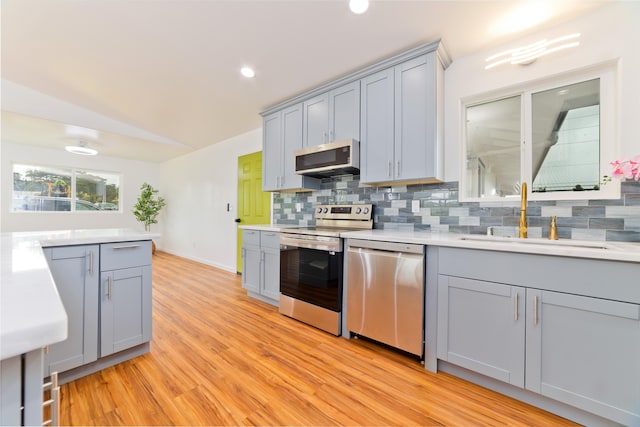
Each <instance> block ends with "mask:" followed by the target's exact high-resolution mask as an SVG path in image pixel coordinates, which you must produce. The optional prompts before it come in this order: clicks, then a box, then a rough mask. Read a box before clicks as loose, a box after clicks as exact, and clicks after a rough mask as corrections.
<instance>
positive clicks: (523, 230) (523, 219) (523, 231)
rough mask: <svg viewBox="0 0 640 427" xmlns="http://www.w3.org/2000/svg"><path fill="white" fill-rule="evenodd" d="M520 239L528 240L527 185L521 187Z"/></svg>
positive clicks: (523, 184) (524, 183)
mask: <svg viewBox="0 0 640 427" xmlns="http://www.w3.org/2000/svg"><path fill="white" fill-rule="evenodd" d="M518 237H520V238H521V239H526V238H527V183H526V182H523V183H522V185H521V186H520V227H519V232H518Z"/></svg>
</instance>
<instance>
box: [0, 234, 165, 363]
mask: <svg viewBox="0 0 640 427" xmlns="http://www.w3.org/2000/svg"><path fill="white" fill-rule="evenodd" d="M160 236H161V235H160V234H159V233H147V232H139V231H135V230H130V229H95V230H56V231H36V232H5V233H0V245H1V248H2V254H3V256H2V271H1V273H0V278H1V279H2V285H1V286H2V288H1V292H2V298H1V309H2V317H1V319H0V360H4V359H7V358H10V357H14V356H18V355H20V354H23V353H27V352H29V351H33V350H36V349H38V348H42V347H44V346H46V345H50V344H54V343H57V342H60V341H64V340H65V339H66V338H67V334H68V318H67V313H66V311H65V309H64V305H63V303H62V300H61V299H60V295H59V293H58V289H57V287H56V285H55V282H54V280H53V277H52V276H51V272H50V271H49V266H48V264H47V261H46V257H45V255H44V253H43V250H42V249H43V248H46V247H56V246H74V245H88V244H101V243H114V242H126V241H139V240H152V239H154V238H159V237H160Z"/></svg>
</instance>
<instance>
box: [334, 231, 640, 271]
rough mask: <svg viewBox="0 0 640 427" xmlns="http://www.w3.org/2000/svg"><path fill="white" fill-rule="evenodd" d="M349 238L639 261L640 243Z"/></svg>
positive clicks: (404, 235) (401, 235) (381, 235)
mask: <svg viewBox="0 0 640 427" xmlns="http://www.w3.org/2000/svg"><path fill="white" fill-rule="evenodd" d="M340 237H343V238H347V239H363V240H378V241H386V242H400V243H418V244H422V245H432V246H447V247H455V248H468V249H482V250H493V251H502V252H520V253H529V254H540V255H556V256H566V257H575V258H592V259H601V260H613V261H630V262H638V263H640V243H626V242H609V241H607V242H598V241H591V240H571V239H561V240H548V239H539V238H530V239H518V238H515V237H498V236H484V235H477V234H457V233H438V232H428V231H423V232H420V231H415V232H403V231H386V230H378V229H376V230H366V231H350V232H347V233H340Z"/></svg>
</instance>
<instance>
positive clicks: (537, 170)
mask: <svg viewBox="0 0 640 427" xmlns="http://www.w3.org/2000/svg"><path fill="white" fill-rule="evenodd" d="M615 75H616V72H615V67H614V66H611V65H610V64H605V65H603V66H602V67H595V68H594V69H590V70H586V71H583V72H579V73H575V74H571V75H564V76H561V77H554V78H552V79H549V80H544V81H540V82H534V83H528V84H525V85H524V86H522V87H517V88H509V89H507V90H505V91H504V92H502V91H500V92H496V93H493V94H488V95H481V96H479V97H474V98H473V99H467V100H463V107H464V108H463V123H464V126H463V129H462V130H463V138H462V153H464V156H463V158H464V163H463V167H462V168H461V172H462V177H461V180H460V187H461V188H460V197H461V200H462V201H488V200H496V201H497V200H507V199H509V198H518V197H519V195H520V188H521V187H522V186H521V183H523V182H526V183H528V184H529V186H528V192H529V194H528V196H529V198H530V200H579V199H615V198H619V197H620V194H619V191H620V186H619V183H615V182H612V183H607V184H606V185H602V184H601V180H602V179H603V176H604V175H606V174H607V172H608V171H609V170H610V166H609V162H610V161H612V160H613V159H614V158H615V128H616V124H615V117H616V108H615V105H616V99H615V93H616V90H615Z"/></svg>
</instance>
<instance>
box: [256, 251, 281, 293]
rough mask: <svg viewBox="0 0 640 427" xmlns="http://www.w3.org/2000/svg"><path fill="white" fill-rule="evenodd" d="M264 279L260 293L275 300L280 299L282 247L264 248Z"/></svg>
mask: <svg viewBox="0 0 640 427" xmlns="http://www.w3.org/2000/svg"><path fill="white" fill-rule="evenodd" d="M262 256H263V260H264V261H263V269H264V270H263V275H262V278H263V281H262V288H261V289H260V294H261V295H262V296H265V297H267V298H271V299H273V300H275V301H278V300H279V299H280V249H272V248H264V249H263V250H262Z"/></svg>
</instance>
